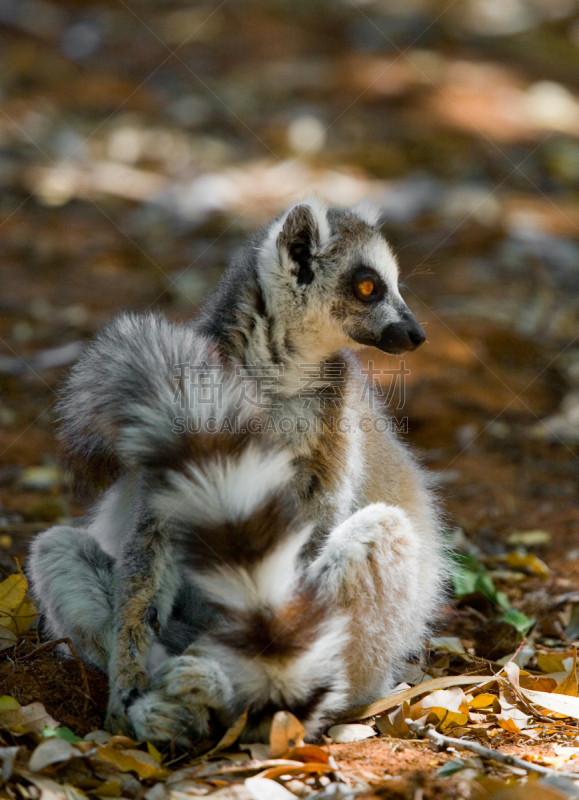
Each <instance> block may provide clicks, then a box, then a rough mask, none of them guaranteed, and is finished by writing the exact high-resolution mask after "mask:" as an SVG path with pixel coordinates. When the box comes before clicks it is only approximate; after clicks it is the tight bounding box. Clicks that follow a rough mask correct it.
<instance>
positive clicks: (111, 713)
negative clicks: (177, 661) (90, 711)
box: [105, 673, 149, 737]
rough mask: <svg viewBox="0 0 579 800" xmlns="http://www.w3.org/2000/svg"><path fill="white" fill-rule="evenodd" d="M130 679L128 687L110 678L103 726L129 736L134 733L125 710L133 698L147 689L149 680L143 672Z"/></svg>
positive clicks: (136, 697) (132, 735)
mask: <svg viewBox="0 0 579 800" xmlns="http://www.w3.org/2000/svg"><path fill="white" fill-rule="evenodd" d="M111 678H112V676H111ZM132 679H133V683H132V685H131V687H130V688H125V687H123V686H122V682H121V681H119V680H115V679H114V678H113V679H112V680H110V684H111V688H110V690H109V701H108V704H107V717H106V720H105V728H106V730H107V731H109V732H110V733H113V734H123V735H124V736H130V737H134V735H135V732H134V730H133V728H132V725H131V721H130V719H129V717H128V716H127V711H128V709H129V708H130V706H131V705H132V704H133V703H134V702H135V700H137V699H138V698H139V697H140V696H141V695H142V694H143V693H144V692H146V691H147V690H148V688H149V681H148V678H147V675H146V674H145V673H140V674H139V673H138V674H136V675H133V676H132Z"/></svg>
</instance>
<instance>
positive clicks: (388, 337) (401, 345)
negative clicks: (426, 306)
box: [377, 317, 426, 355]
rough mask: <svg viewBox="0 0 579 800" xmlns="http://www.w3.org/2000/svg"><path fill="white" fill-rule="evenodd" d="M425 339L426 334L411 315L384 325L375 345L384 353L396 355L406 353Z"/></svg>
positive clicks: (414, 348)
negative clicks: (409, 317)
mask: <svg viewBox="0 0 579 800" xmlns="http://www.w3.org/2000/svg"><path fill="white" fill-rule="evenodd" d="M425 341H426V334H425V333H424V331H423V330H422V328H421V327H420V325H419V324H418V322H417V321H416V320H415V319H414V317H413V318H412V319H405V320H403V321H401V322H391V323H390V324H389V325H386V327H385V328H384V330H383V331H382V333H381V335H380V339H379V340H378V343H377V346H378V347H379V348H380V350H384V352H386V353H393V354H395V355H396V354H399V353H406V352H407V351H408V350H416V348H417V347H420V345H421V344H422V343H423V342H425Z"/></svg>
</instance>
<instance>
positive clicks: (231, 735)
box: [205, 708, 249, 758]
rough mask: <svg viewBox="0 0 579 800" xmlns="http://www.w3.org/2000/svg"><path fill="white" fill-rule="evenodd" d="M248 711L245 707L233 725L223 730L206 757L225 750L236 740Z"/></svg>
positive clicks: (243, 726) (243, 725) (245, 720)
mask: <svg viewBox="0 0 579 800" xmlns="http://www.w3.org/2000/svg"><path fill="white" fill-rule="evenodd" d="M248 713H249V708H246V709H245V711H244V712H243V714H241V715H240V716H239V717H238V718H237V719H236V720H235V722H234V723H233V725H232V726H231V727H230V728H228V730H226V731H225V733H224V734H223V736H222V737H221V739H220V740H219V741H218V742H217V744H216V745H215V747H212V748H211V750H209V751H208V752H207V753H206V754H205V755H206V757H207V758H209V756H214V755H216V754H217V753H220V752H221V751H222V750H226V749H227V748H228V747H231V745H232V744H233V743H234V742H236V741H237V739H238V738H239V737H240V735H241V732H242V731H243V729H244V728H245V724H246V722H247V715H248Z"/></svg>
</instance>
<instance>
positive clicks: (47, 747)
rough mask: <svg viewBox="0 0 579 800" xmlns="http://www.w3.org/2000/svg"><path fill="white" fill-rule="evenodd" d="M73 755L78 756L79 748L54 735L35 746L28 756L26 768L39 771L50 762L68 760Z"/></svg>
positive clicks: (55, 762) (56, 762)
mask: <svg viewBox="0 0 579 800" xmlns="http://www.w3.org/2000/svg"><path fill="white" fill-rule="evenodd" d="M75 756H80V750H77V748H76V747H73V746H72V745H71V744H70V742H67V741H65V740H64V739H57V738H56V737H54V738H51V739H46V740H45V741H44V742H41V743H40V744H39V745H38V746H37V747H36V749H35V750H34V752H33V753H32V755H31V756H30V761H29V762H28V768H29V769H30V770H32V772H40V770H42V769H44V768H45V767H48V766H50V765H51V764H58V763H60V762H61V761H69V760H70V759H71V758H74V757H75Z"/></svg>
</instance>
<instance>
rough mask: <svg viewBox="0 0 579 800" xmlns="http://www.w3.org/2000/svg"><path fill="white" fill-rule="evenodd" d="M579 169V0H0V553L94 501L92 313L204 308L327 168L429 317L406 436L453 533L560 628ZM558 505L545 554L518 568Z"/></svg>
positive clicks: (7, 554) (320, 182)
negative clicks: (86, 343) (60, 452)
mask: <svg viewBox="0 0 579 800" xmlns="http://www.w3.org/2000/svg"><path fill="white" fill-rule="evenodd" d="M578 180H579V2H576V0H453V1H452V2H447V0H375V1H374V2H372V1H371V0H317V1H316V2H312V0H309V1H308V0H267V2H266V1H265V0H243V2H241V0H220V1H215V2H207V3H200V2H193V1H192V0H187V2H172V1H169V0H158V1H157V2H154V1H153V0H126V1H125V0H115V2H97V1H95V2H75V1H74V0H68V1H66V2H65V0H58V1H57V0H0V184H1V187H2V191H1V194H0V352H1V356H0V389H1V403H0V566H1V567H2V569H3V570H4V571H5V572H7V571H11V570H12V569H13V568H14V561H13V556H14V555H20V556H22V555H23V554H24V552H25V548H26V541H27V539H28V538H29V536H30V535H31V533H33V532H34V531H35V530H39V529H42V528H44V527H46V526H47V525H48V524H49V523H51V522H54V521H56V520H59V519H63V518H66V517H68V516H70V515H71V514H72V515H78V514H80V513H81V511H82V509H81V508H80V506H78V505H74V504H71V499H70V497H69V493H68V490H67V487H66V481H65V478H64V476H63V475H62V474H61V473H60V471H59V470H58V467H57V460H56V448H55V443H54V419H53V411H52V408H53V403H54V399H55V395H54V392H55V390H56V388H57V386H58V383H59V381H60V379H61V378H62V375H63V371H64V369H65V368H66V367H67V366H68V365H69V364H70V363H72V362H73V361H74V359H75V358H76V357H77V356H78V353H79V352H80V349H81V347H82V342H83V340H85V339H86V338H87V337H89V336H90V335H91V334H92V332H93V331H94V330H95V329H97V328H98V327H99V326H101V325H102V324H103V323H105V322H106V321H107V320H109V319H111V317H112V316H113V315H114V314H115V313H117V312H118V311H120V310H121V309H134V310H140V311H144V310H147V309H161V310H163V311H164V312H165V313H167V314H168V315H170V316H171V317H173V318H179V319H187V318H189V317H190V316H192V315H193V314H194V313H195V310H196V309H197V308H198V307H199V305H200V303H201V302H202V300H203V298H204V296H205V295H206V293H207V292H208V291H209V290H210V289H211V288H212V287H213V286H214V285H215V283H216V281H217V280H218V278H219V276H220V274H221V271H222V269H223V267H224V266H225V265H226V264H227V262H228V261H229V260H230V258H231V257H232V254H234V253H235V250H236V248H237V247H238V246H239V243H240V242H241V241H242V239H243V238H244V237H245V235H246V234H247V233H249V232H251V231H252V230H254V228H255V227H256V226H257V225H260V224H261V223H263V222H265V221H266V220H267V219H268V218H269V217H271V216H272V215H274V214H275V213H277V212H278V211H279V210H280V209H281V208H282V207H283V206H285V205H286V204H288V203H289V202H292V201H294V200H296V199H299V198H300V197H302V196H304V195H305V194H307V193H309V192H311V191H312V190H316V191H318V192H319V193H320V194H321V195H323V196H324V197H326V198H327V199H328V200H329V201H330V202H331V203H333V204H338V205H346V204H350V203H353V202H356V201H358V200H360V199H361V198H363V197H371V198H373V199H374V200H375V202H376V203H377V204H378V205H379V206H380V208H381V210H382V214H383V220H384V232H385V234H386V235H387V236H388V238H389V240H390V241H391V243H392V245H393V247H394V249H395V250H396V252H397V253H398V255H399V259H400V265H401V276H402V280H403V282H404V286H405V288H404V289H403V293H404V295H405V297H406V299H407V300H408V302H409V304H410V305H411V307H412V308H413V310H414V311H415V313H416V315H417V316H418V318H419V320H420V321H421V322H422V323H423V324H424V326H425V329H426V330H427V332H428V339H429V341H428V343H427V344H426V345H425V346H424V347H422V348H421V349H420V350H419V351H418V352H417V353H416V354H412V355H409V356H407V357H406V359H405V361H406V366H407V368H408V369H410V372H411V374H410V377H409V383H408V387H407V391H406V404H405V407H404V410H403V414H404V415H406V414H407V415H408V417H409V421H410V432H409V435H408V437H409V439H410V440H411V441H412V442H413V443H414V444H415V445H416V446H418V448H419V449H420V452H421V454H422V457H423V458H424V460H425V461H426V463H427V464H428V465H429V467H430V469H431V470H432V472H433V478H434V480H436V482H437V483H438V484H439V486H440V494H441V497H442V498H443V500H444V503H445V507H446V509H447V511H448V527H449V530H451V531H452V536H453V537H454V541H455V542H456V543H457V544H459V545H460V546H463V547H465V548H466V549H469V548H470V550H471V551H472V552H474V553H476V555H477V557H479V558H480V559H482V560H485V559H486V561H485V563H486V564H487V565H488V564H490V565H491V566H493V565H494V566H493V570H494V573H493V574H494V579H495V582H496V583H497V585H500V586H501V587H502V588H504V589H505V591H508V594H509V597H510V599H511V602H512V603H513V604H514V605H515V606H518V607H520V608H522V609H523V610H525V611H527V612H528V613H529V614H531V613H533V614H535V615H536V614H537V609H539V610H540V609H541V608H544V609H547V610H546V611H545V614H544V619H545V620H547V621H546V622H544V625H545V626H547V627H545V629H544V631H543V634H544V636H548V635H549V630H551V635H555V634H554V633H553V630H554V631H555V632H557V631H560V630H562V628H561V625H563V626H564V622H565V621H564V620H563V621H562V620H561V619H560V618H556V616H553V614H552V613H551V612H550V611H549V610H548V609H549V608H550V607H549V606H548V604H547V605H545V603H546V601H545V597H546V596H547V595H548V594H553V592H555V593H557V592H559V593H561V592H565V591H568V590H569V589H570V588H573V587H574V586H575V581H576V577H577V570H579V549H578V547H579V544H578V543H577V538H576V535H577V532H578V530H579V507H578V504H577V500H578V489H577V476H578V465H579V462H578V459H577V445H578V444H579V339H577V338H576V337H577V334H578V333H579V327H578V323H579V240H578V232H579V187H578ZM372 357H373V358H374V359H377V356H376V354H375V353H374V354H372ZM393 361H396V359H392V358H390V359H388V358H386V359H383V363H384V364H386V365H392V363H393ZM396 413H397V416H401V412H400V411H397V412H396ZM536 529H538V530H539V531H540V532H541V533H542V537H541V536H539V537H535V540H533V541H534V544H533V541H531V539H529V538H527V540H525V541H524V542H523V544H524V545H525V546H527V547H534V548H535V550H534V551H533V552H536V553H538V554H539V555H540V556H541V558H542V559H543V561H544V562H545V564H546V567H545V569H546V570H547V571H546V572H544V574H541V571H540V569H539V571H537V569H535V570H533V568H532V567H531V566H529V564H530V562H529V563H527V564H523V563H519V565H518V568H517V569H516V570H515V569H512V568H511V570H510V572H509V571H508V570H507V568H506V567H505V566H504V563H503V562H502V561H501V559H505V558H507V556H508V553H509V552H510V551H511V549H512V548H511V545H512V543H513V542H515V541H516V540H515V539H512V537H513V536H516V535H517V532H521V531H523V532H525V531H526V532H528V531H529V530H531V531H533V530H536ZM509 537H511V538H509ZM509 542H510V543H511V544H509ZM519 543H520V542H519ZM543 561H541V563H543ZM513 563H514V562H513ZM513 563H511V567H512V566H513ZM533 563H534V562H533ZM501 564H502V567H501ZM535 566H536V565H535ZM513 576H514V577H513ZM541 603H543V605H541ZM557 625H558V626H559V628H557ZM549 626H551V628H549ZM473 635H474V634H473Z"/></svg>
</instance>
